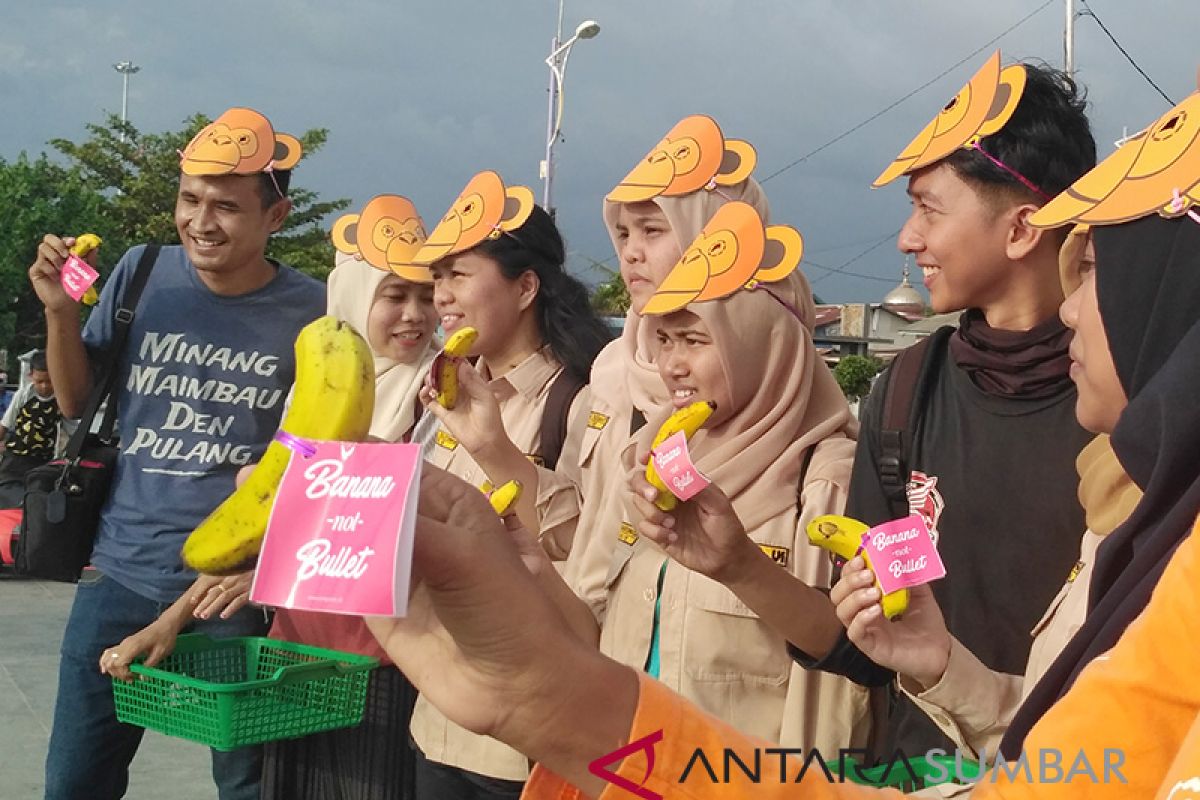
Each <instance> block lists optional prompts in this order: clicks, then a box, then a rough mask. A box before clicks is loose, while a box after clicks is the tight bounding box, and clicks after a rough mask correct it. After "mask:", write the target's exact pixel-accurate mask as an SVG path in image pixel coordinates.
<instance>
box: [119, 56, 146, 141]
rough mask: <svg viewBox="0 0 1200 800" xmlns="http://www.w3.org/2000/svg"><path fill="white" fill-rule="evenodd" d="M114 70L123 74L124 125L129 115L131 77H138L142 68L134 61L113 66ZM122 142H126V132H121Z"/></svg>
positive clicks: (122, 108)
mask: <svg viewBox="0 0 1200 800" xmlns="http://www.w3.org/2000/svg"><path fill="white" fill-rule="evenodd" d="M113 69H115V70H116V71H117V72H119V73H121V78H122V84H123V85H122V86H121V122H122V124H123V123H124V122H125V120H126V119H128V115H129V76H130V75H136V74H137V73H138V72H139V71H140V70H141V69H142V68H141V67H139V66H137V65H136V64H134V63H133V62H132V61H118V62H117V63H116V64H113ZM121 141H122V142H123V141H125V131H124V130H122V131H121Z"/></svg>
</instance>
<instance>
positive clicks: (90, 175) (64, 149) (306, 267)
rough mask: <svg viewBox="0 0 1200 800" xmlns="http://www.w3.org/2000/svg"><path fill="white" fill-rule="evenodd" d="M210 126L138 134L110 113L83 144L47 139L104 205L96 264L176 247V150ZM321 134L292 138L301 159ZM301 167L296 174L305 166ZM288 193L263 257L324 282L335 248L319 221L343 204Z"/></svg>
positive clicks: (304, 192)
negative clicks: (286, 211) (286, 209)
mask: <svg viewBox="0 0 1200 800" xmlns="http://www.w3.org/2000/svg"><path fill="white" fill-rule="evenodd" d="M210 121H211V120H209V119H208V118H207V117H205V116H203V115H201V114H196V115H194V116H192V117H189V118H188V119H187V120H185V121H184V125H183V127H182V128H181V129H180V130H177V131H167V132H164V133H149V134H143V133H141V132H140V131H138V130H137V128H135V127H134V126H133V125H132V124H130V123H129V122H121V120H120V118H119V117H117V116H116V115H109V117H108V120H107V122H106V123H105V124H103V125H97V124H90V125H88V126H87V131H88V134H89V135H88V138H87V139H85V140H84V141H82V142H79V143H76V142H72V141H70V140H68V139H53V140H51V142H50V145H51V146H52V147H54V149H56V150H57V151H58V152H60V153H62V154H63V155H64V156H66V158H67V159H68V162H69V163H70V164H71V165H72V166H73V167H75V168H77V169H78V170H79V174H80V175H81V176H82V177H83V180H84V182H85V184H86V185H87V186H89V187H91V188H92V189H94V190H95V191H96V192H98V193H99V194H100V195H101V196H103V198H104V199H105V201H106V218H107V219H106V222H107V224H106V225H105V226H104V227H105V228H106V230H107V233H108V235H107V236H105V234H104V232H102V231H96V232H97V233H99V234H100V235H101V237H102V238H104V239H105V248H104V251H103V252H104V256H103V257H102V261H104V262H105V263H108V262H110V261H115V260H116V259H117V258H119V257H120V256H121V254H122V253H124V252H125V250H126V249H127V248H129V247H130V246H132V245H135V244H139V243H141V242H149V241H156V242H161V243H163V244H172V243H178V241H179V237H178V235H177V234H176V231H175V219H174V209H175V194H176V191H177V188H178V185H179V151H180V150H182V149H183V148H184V147H186V146H187V143H188V142H190V141H191V140H192V137H194V136H195V135H196V134H197V133H198V132H199V131H200V129H201V128H203V127H204V126H205V125H207V124H208V123H209V122H210ZM328 136H329V131H328V130H327V129H325V128H314V129H313V130H310V131H307V132H305V133H304V134H303V135H301V136H299V137H298V138H299V139H300V142H301V143H302V144H303V146H304V156H305V158H308V157H310V156H311V155H312V154H313V153H315V152H317V151H318V150H320V149H321V147H322V146H323V145H324V144H325V142H326V140H327V138H328ZM300 163H301V167H300V169H301V171H303V164H304V162H303V161H301V162H300ZM288 194H289V195H290V197H291V200H292V206H293V208H292V213H291V215H289V217H288V220H287V222H286V223H285V224H284V227H283V229H282V230H281V231H280V232H279V233H277V234H276V235H275V236H273V237H272V238H271V243H270V245H269V246H268V248H267V254H268V255H270V256H272V257H274V258H278V259H280V260H281V261H284V262H286V263H288V264H291V265H292V266H294V267H296V268H297V269H299V270H300V271H302V272H306V273H308V274H310V275H313V276H314V277H317V278H321V279H324V278H325V276H326V275H328V274H329V271H330V269H332V268H333V253H334V251H333V245H332V244H330V242H329V236H328V233H327V231H326V230H325V228H324V227H323V226H322V224H321V223H322V221H323V220H324V219H325V218H326V217H327V216H328V215H330V214H333V213H336V212H338V211H341V210H343V209H345V208H346V207H347V206H348V205H349V204H350V201H349V200H346V199H339V200H330V201H321V200H320V199H319V197H318V195H317V193H316V192H313V191H311V190H308V189H304V188H302V187H300V186H298V185H297V184H296V183H295V182H293V183H292V185H291V187H290V189H289V191H288ZM61 230H65V231H78V230H80V228H78V227H74V226H73V227H68V228H65V229H61Z"/></svg>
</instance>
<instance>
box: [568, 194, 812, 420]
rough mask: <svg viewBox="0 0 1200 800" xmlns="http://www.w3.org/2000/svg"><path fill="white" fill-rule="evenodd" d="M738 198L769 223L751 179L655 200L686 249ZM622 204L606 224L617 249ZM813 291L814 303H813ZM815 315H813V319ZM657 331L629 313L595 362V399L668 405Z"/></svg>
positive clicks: (649, 409) (650, 408)
mask: <svg viewBox="0 0 1200 800" xmlns="http://www.w3.org/2000/svg"><path fill="white" fill-rule="evenodd" d="M732 200H742V201H744V202H746V203H749V204H750V205H752V206H754V208H755V209H756V210H757V211H758V213H759V216H761V217H762V219H763V222H764V223H766V222H767V221H768V217H769V215H770V207H769V206H768V205H767V196H766V194H764V193H763V190H762V187H761V186H759V185H758V181H756V180H754V179H753V178H747V179H746V180H744V181H742V182H741V183H739V184H736V185H734V186H730V187H723V188H719V189H716V190H713V191H706V190H703V189H702V190H700V191H697V192H692V193H691V194H686V195H683V196H681V197H656V198H654V202H655V203H656V204H657V205H658V207H659V208H661V209H662V211H663V214H664V215H665V216H666V218H667V222H669V223H670V225H671V232H672V233H673V234H675V240H676V241H677V242H678V243H679V251H680V252H681V253H682V252H683V251H684V250H686V249H687V248H688V247H689V246H690V245H691V243H692V241H693V240H694V239H695V238H696V237H697V236H698V235H699V234H700V230H701V229H702V228H703V227H704V225H705V223H707V222H708V221H709V220H710V219H712V216H713V214H715V213H717V209H719V208H720V207H721V206H723V205H725V204H726V203H728V202H730V201H732ZM619 208H620V203H613V202H610V201H608V200H605V201H604V225H605V227H607V228H608V235H609V237H610V238H611V239H612V242H613V249H614V250H618V248H617V211H618V209H619ZM811 295H812V293H811V292H809V300H808V303H809V305H810V306H811V305H812V297H811ZM809 318H810V319H811V318H812V317H811V315H810V317H809ZM656 349H657V344H656V343H655V341H654V329H653V328H652V327H651V328H649V329H647V326H645V325H643V324H642V315H641V314H638V313H636V312H635V311H634V310H633V309H630V310H629V312H628V313H627V314H626V315H625V330H624V332H623V333H622V334H621V338H620V339H618V340H617V341H615V342H613V343H612V344H610V345H609V346H608V347H606V348H604V350H603V352H601V353H600V355H599V356H597V358H596V361H595V363H594V364H592V381H591V390H592V399H593V400H599V401H600V402H601V403H604V404H606V405H607V406H608V407H609V408H613V409H617V408H622V407H624V405H625V404H626V403H627V402H629V400H632V401H633V405H634V407H635V408H637V409H639V410H640V411H642V412H643V413H644V414H647V415H650V414H652V413H653V412H655V411H656V410H658V409H661V408H664V407H665V406H666V405H667V400H668V398H667V390H666V387H665V386H663V382H662V378H660V377H659V376H658V368H657V367H655V366H654V353H655V351H656Z"/></svg>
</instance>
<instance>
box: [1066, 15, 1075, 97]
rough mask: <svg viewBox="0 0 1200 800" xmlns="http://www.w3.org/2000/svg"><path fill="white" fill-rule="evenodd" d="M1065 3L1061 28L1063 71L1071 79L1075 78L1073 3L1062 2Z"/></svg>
mask: <svg viewBox="0 0 1200 800" xmlns="http://www.w3.org/2000/svg"><path fill="white" fill-rule="evenodd" d="M1064 1H1065V3H1066V14H1067V19H1066V27H1065V28H1063V71H1064V72H1066V73H1067V75H1068V76H1069V77H1071V78H1074V77H1075V2H1074V0H1064Z"/></svg>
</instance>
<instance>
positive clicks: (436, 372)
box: [430, 326, 479, 408]
mask: <svg viewBox="0 0 1200 800" xmlns="http://www.w3.org/2000/svg"><path fill="white" fill-rule="evenodd" d="M478 338H479V331H477V330H475V329H474V328H472V327H470V326H467V327H464V328H459V329H458V330H456V331H455V332H454V334H453V335H452V336H451V337H450V338H449V339H447V340H446V344H445V346H444V347H442V352H440V353H438V354H437V358H435V359H434V360H433V366H432V367H430V370H431V374H432V375H433V385H434V388H436V389H437V401H438V405H440V406H441V407H442V408H454V404H455V403H457V402H458V362H459V361H460V360H462V359H464V358H466V357H467V355H468V354H469V353H470V352H471V348H472V347H474V346H475V340H476V339H478Z"/></svg>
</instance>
